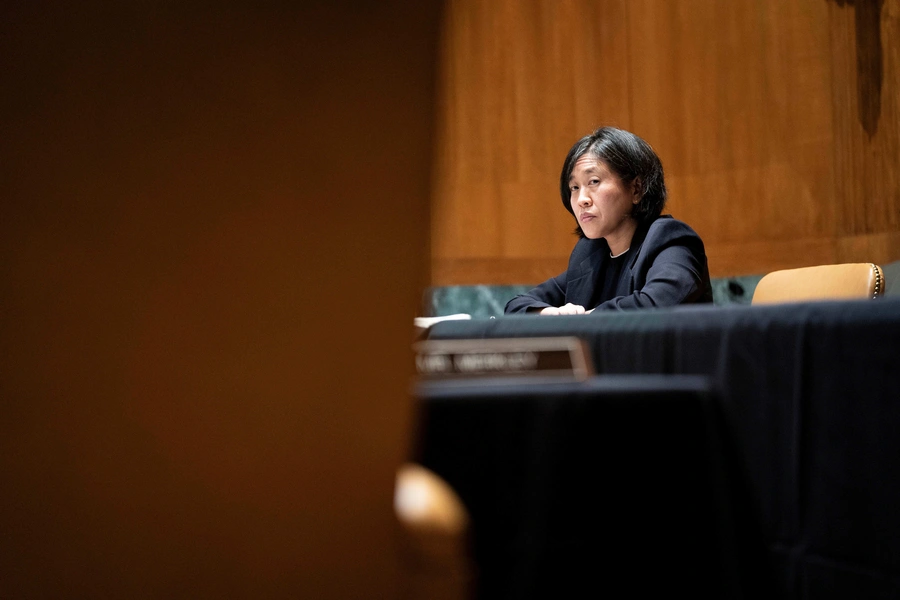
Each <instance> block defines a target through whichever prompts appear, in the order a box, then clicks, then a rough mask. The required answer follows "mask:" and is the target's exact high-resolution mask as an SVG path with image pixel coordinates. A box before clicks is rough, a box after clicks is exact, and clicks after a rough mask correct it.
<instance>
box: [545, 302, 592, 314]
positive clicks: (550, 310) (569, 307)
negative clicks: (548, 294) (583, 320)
mask: <svg viewBox="0 0 900 600" xmlns="http://www.w3.org/2000/svg"><path fill="white" fill-rule="evenodd" d="M584 313H585V310H584V307H583V306H581V305H580V304H566V305H565V306H560V307H556V306H548V307H547V308H545V309H543V310H542V311H541V314H542V315H583V314H584Z"/></svg>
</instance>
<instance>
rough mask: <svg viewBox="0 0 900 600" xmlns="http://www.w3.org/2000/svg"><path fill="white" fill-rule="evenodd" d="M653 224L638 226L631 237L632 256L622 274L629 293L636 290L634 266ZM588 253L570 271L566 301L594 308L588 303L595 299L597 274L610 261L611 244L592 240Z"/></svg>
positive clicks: (601, 240)
mask: <svg viewBox="0 0 900 600" xmlns="http://www.w3.org/2000/svg"><path fill="white" fill-rule="evenodd" d="M651 224H652V221H651V222H650V223H646V224H644V225H643V226H642V227H638V229H637V231H635V232H634V237H632V238H631V248H630V250H629V251H630V253H631V257H630V258H629V260H628V264H627V265H626V267H625V272H624V273H623V274H622V281H623V282H625V281H627V282H628V285H629V288H630V289H629V290H628V293H631V292H633V291H634V289H631V288H633V285H632V283H633V279H634V277H633V273H634V267H635V265H636V264H637V258H638V255H639V254H640V253H641V247H642V246H643V245H644V240H645V239H646V238H647V232H648V231H649V230H650V225H651ZM586 253H587V255H586V256H585V257H584V258H583V259H582V260H581V261H579V262H578V268H577V269H576V270H574V272H570V273H569V279H568V282H567V283H566V302H571V303H572V304H580V305H581V306H584V307H585V308H592V307H589V306H588V304H590V303H591V302H592V301H593V297H594V293H595V291H596V288H597V276H598V275H599V274H600V273H602V272H603V269H605V268H606V264H607V263H608V262H609V245H608V244H607V243H606V240H604V239H599V240H591V241H590V247H589V249H587V250H586Z"/></svg>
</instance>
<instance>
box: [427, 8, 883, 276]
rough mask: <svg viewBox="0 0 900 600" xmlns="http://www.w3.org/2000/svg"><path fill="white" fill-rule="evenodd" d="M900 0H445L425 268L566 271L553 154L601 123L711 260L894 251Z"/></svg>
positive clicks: (566, 229) (738, 264) (858, 256)
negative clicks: (639, 146) (654, 167)
mask: <svg viewBox="0 0 900 600" xmlns="http://www.w3.org/2000/svg"><path fill="white" fill-rule="evenodd" d="M898 6H900V0H872V1H869V0H856V1H854V0H788V1H783V0H735V1H732V2H728V3H724V2H720V1H717V0H677V1H672V0H632V1H630V2H623V1H619V2H615V1H593V2H592V1H589V0H569V1H566V2H553V1H551V0H523V1H520V2H510V1H508V0H507V1H501V2H496V3H489V2H478V1H476V0H456V1H455V2H452V3H451V4H450V6H449V15H448V18H447V19H446V21H445V38H444V47H443V58H442V69H443V70H442V73H443V75H442V79H441V85H442V90H443V91H442V93H441V97H442V98H443V99H444V104H443V105H442V114H443V118H442V121H441V122H442V126H441V128H440V130H439V135H438V148H439V150H440V154H439V160H438V163H437V165H436V169H435V186H434V196H433V213H432V215H433V222H432V240H433V247H432V279H433V283H434V284H436V285H443V284H454V283H531V282H536V281H538V280H540V279H543V278H544V277H546V276H550V275H552V274H555V273H556V272H558V271H560V270H562V269H563V268H564V267H565V263H566V258H567V256H568V253H569V251H570V250H571V247H572V245H573V243H574V241H575V240H574V237H573V236H572V235H571V229H572V220H571V218H570V217H569V216H568V214H567V213H566V212H564V211H563V210H562V209H561V207H560V204H559V200H558V192H557V191H556V187H557V186H556V182H557V177H558V169H559V167H560V166H561V163H562V159H563V157H564V155H565V152H566V150H567V149H568V147H569V146H570V145H571V144H572V143H573V142H574V141H575V140H576V139H577V138H578V137H579V136H581V135H584V134H585V133H587V132H589V131H590V130H591V129H592V128H593V127H595V126H597V125H601V124H612V125H617V126H620V127H624V128H627V129H631V130H632V131H634V132H635V133H637V134H639V135H641V136H642V137H644V138H645V139H647V140H648V141H649V142H650V143H651V145H653V146H654V148H655V149H656V150H657V152H658V153H659V154H660V156H661V158H662V160H663V164H664V166H665V169H666V178H667V183H668V186H669V191H670V204H669V206H668V208H667V212H671V213H673V214H674V215H675V216H677V217H679V218H682V219H684V220H686V221H687V222H688V223H690V224H691V225H692V226H693V227H694V228H695V229H697V231H698V232H699V233H700V234H701V235H702V236H703V238H704V240H705V241H706V243H707V248H708V253H709V257H710V270H711V272H712V274H713V275H714V276H724V275H737V274H746V273H762V272H766V271H769V270H773V269H776V268H787V267H793V266H802V265H808V264H816V263H825V262H834V261H844V260H854V261H855V260H873V261H877V262H888V261H890V260H897V259H900V183H898V177H900V151H898V140H900V134H898V132H900V106H898V104H900V82H898V73H900V60H898V52H900V50H898V49H900V42H898V39H900V37H898V33H900V31H898V27H900V26H898V14H900V9H898ZM873 40H875V41H873ZM860 57H861V58H860ZM879 61H880V62H879ZM879 77H880V78H879ZM876 92H877V94H878V96H877V98H878V100H877V102H876V101H873V99H872V98H873V94H875V93H876ZM876 108H877V110H876ZM873 115H874V116H873ZM543 269H546V271H545V272H543V274H542V275H539V276H537V277H536V276H535V275H536V273H535V271H541V270H543Z"/></svg>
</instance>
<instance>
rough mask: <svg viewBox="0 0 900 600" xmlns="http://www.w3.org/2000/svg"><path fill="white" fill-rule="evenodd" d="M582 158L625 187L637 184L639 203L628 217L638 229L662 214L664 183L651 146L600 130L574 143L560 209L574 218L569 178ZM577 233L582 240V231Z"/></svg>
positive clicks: (611, 129) (565, 171)
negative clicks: (606, 169)
mask: <svg viewBox="0 0 900 600" xmlns="http://www.w3.org/2000/svg"><path fill="white" fill-rule="evenodd" d="M585 154H590V155H591V156H593V157H594V158H596V159H598V160H601V161H603V163H604V164H606V166H607V167H609V168H610V169H611V170H612V172H613V173H615V174H616V175H617V176H618V177H619V178H620V179H621V180H622V182H623V183H625V184H626V185H627V184H630V183H632V182H636V185H637V188H638V192H639V194H640V196H641V199H640V201H638V203H637V204H635V205H634V209H633V210H632V213H631V216H632V217H634V219H635V220H636V221H637V222H638V225H641V224H643V223H646V222H648V221H652V220H654V219H655V218H656V217H658V216H659V215H660V214H661V213H662V210H663V207H664V206H665V205H666V183H665V180H664V179H663V167H662V162H661V161H660V160H659V157H658V156H657V155H656V152H654V151H653V148H651V147H650V144H648V143H647V142H645V141H644V140H642V139H641V138H639V137H638V136H636V135H635V134H633V133H631V132H630V131H625V130H624V129H616V128H615V127H601V128H599V129H597V130H596V131H594V132H593V133H592V134H590V135H586V136H584V137H583V138H581V139H580V140H578V141H577V142H575V145H574V146H572V149H571V150H569V154H567V155H566V160H565V162H564V163H563V168H562V173H560V176H559V193H560V195H561V196H562V203H563V206H565V207H566V210H567V211H569V212H570V213H572V215H573V216H574V215H575V213H574V212H573V211H572V203H571V200H570V199H571V192H570V191H569V178H570V177H571V176H572V170H573V169H574V168H575V163H576V162H577V161H578V159H579V158H581V157H582V156H584V155H585ZM576 233H578V234H579V235H580V236H581V237H584V233H582V231H581V227H579V228H578V229H577V230H576Z"/></svg>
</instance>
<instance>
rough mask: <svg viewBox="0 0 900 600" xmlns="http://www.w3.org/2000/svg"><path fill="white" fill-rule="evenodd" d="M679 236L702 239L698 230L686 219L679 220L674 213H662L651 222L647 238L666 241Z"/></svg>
mask: <svg viewBox="0 0 900 600" xmlns="http://www.w3.org/2000/svg"><path fill="white" fill-rule="evenodd" d="M678 238H696V239H700V236H699V235H697V232H696V231H694V230H693V228H691V226H690V225H688V224H687V223H685V222H684V221H679V220H678V219H676V218H675V217H673V216H672V215H660V216H659V217H657V218H656V219H654V220H653V222H652V223H650V227H649V228H648V229H647V239H648V240H657V241H660V242H665V241H669V240H673V239H678Z"/></svg>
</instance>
